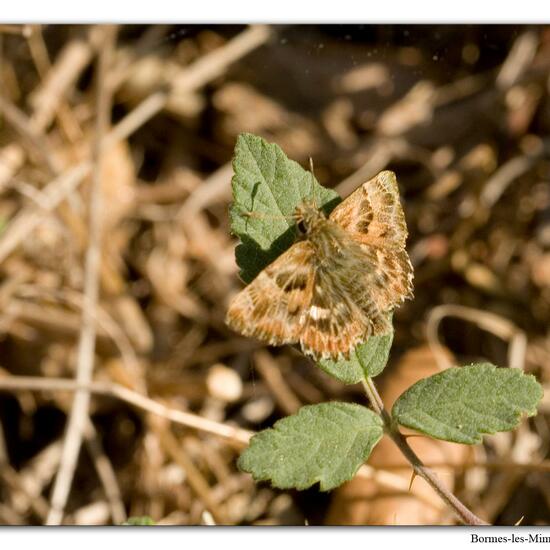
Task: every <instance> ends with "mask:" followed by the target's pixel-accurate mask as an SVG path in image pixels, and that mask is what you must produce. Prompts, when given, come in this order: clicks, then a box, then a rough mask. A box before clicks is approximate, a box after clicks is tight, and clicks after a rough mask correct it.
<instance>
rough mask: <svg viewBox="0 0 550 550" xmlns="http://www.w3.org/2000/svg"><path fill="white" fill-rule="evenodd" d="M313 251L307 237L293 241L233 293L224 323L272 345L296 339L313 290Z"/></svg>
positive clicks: (297, 339)
mask: <svg viewBox="0 0 550 550" xmlns="http://www.w3.org/2000/svg"><path fill="white" fill-rule="evenodd" d="M314 254H315V252H314V250H313V247H312V246H311V244H310V243H309V242H308V241H300V242H298V243H296V244H294V245H292V246H291V247H290V248H289V249H288V250H287V251H286V252H285V253H284V254H282V255H281V256H279V257H278V258H277V259H276V260H275V261H274V262H273V263H271V264H270V265H268V266H267V267H266V268H265V269H264V270H263V271H261V272H260V273H259V274H258V276H257V277H256V278H255V279H254V280H253V281H252V282H251V283H250V284H249V285H248V286H247V287H245V288H244V289H243V290H242V291H241V292H239V294H237V296H235V298H234V299H233V301H232V302H231V304H230V305H229V309H228V311H227V316H226V323H227V325H229V327H231V328H232V329H233V330H235V331H236V332H240V333H241V334H243V335H244V336H249V337H253V338H258V339H259V340H263V341H265V342H268V343H269V344H271V345H282V344H291V343H297V342H298V341H299V340H300V332H301V328H302V324H303V319H304V315H305V311H306V310H307V308H308V306H309V305H310V303H311V298H312V293H313V286H314V275H315V268H314V262H313V259H314Z"/></svg>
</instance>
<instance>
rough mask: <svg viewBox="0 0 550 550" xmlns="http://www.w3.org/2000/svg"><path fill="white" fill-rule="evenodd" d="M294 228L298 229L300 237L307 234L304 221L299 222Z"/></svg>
mask: <svg viewBox="0 0 550 550" xmlns="http://www.w3.org/2000/svg"><path fill="white" fill-rule="evenodd" d="M296 228H297V229H298V233H300V235H305V234H306V233H307V227H306V224H305V222H304V220H300V221H299V222H298V223H297V224H296Z"/></svg>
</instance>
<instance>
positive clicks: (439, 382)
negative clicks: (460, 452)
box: [392, 363, 543, 445]
mask: <svg viewBox="0 0 550 550" xmlns="http://www.w3.org/2000/svg"><path fill="white" fill-rule="evenodd" d="M542 393H543V392H542V387H541V386H540V384H539V383H538V382H537V381H536V379H535V377H534V376H531V375H525V374H523V372H522V371H521V370H519V369H506V368H500V369H499V368H497V367H495V366H494V365H491V364H489V363H481V364H478V365H471V366H469V367H453V368H450V369H447V370H445V371H443V372H441V373H439V374H435V375H434V376H430V377H429V378H425V379H423V380H420V381H419V382H417V383H416V384H414V385H413V386H411V387H410V388H409V389H408V390H407V391H406V392H405V393H403V394H402V395H401V396H400V397H399V399H398V400H397V401H396V402H395V404H394V406H393V410H392V416H393V418H394V419H395V420H396V421H397V422H398V423H399V424H401V425H403V426H406V427H408V428H413V429H415V430H418V431H419V432H422V433H425V434H427V435H429V436H431V437H435V438H437V439H444V440H447V441H455V442H457V443H466V444H470V445H471V444H474V443H481V441H482V434H493V433H496V432H502V431H508V430H512V429H514V428H515V427H516V426H517V425H518V423H519V421H520V418H521V414H522V413H524V414H527V415H528V416H532V415H534V414H536V407H537V404H538V402H539V401H540V399H541V398H542Z"/></svg>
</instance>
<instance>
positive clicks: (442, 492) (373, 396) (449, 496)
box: [363, 378, 489, 525]
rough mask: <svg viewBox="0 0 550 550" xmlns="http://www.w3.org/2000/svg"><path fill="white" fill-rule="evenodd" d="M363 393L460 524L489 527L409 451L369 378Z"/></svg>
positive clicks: (397, 443) (418, 472)
mask: <svg viewBox="0 0 550 550" xmlns="http://www.w3.org/2000/svg"><path fill="white" fill-rule="evenodd" d="M363 387H364V389H365V393H366V395H367V397H368V399H369V401H370V403H371V405H372V408H373V409H374V412H376V414H378V415H379V416H380V418H381V419H382V421H383V423H384V429H385V431H386V433H387V434H388V436H389V437H390V438H391V439H392V440H393V442H394V443H395V444H396V445H397V446H398V447H399V450H400V451H401V452H402V453H403V455H404V456H405V458H406V459H407V460H408V461H409V462H410V464H411V466H412V468H413V470H414V473H415V474H417V475H419V476H420V477H422V478H423V479H424V480H426V482H427V483H428V484H429V485H430V486H431V487H432V488H433V489H434V491H435V492H436V493H437V494H438V495H439V497H440V498H441V499H442V500H443V501H444V502H445V503H446V504H447V505H448V506H449V507H450V508H451V509H452V510H453V511H454V512H455V514H456V515H457V517H458V518H459V519H460V521H461V522H462V523H465V524H466V525H489V524H488V523H487V522H485V521H483V520H482V519H481V518H479V517H477V516H476V515H475V514H474V513H473V512H471V511H470V510H469V509H468V508H466V506H464V504H462V502H460V500H458V499H457V498H456V497H455V496H454V495H453V493H451V492H450V491H449V490H448V489H447V488H446V487H445V485H443V484H442V483H441V480H440V479H439V478H438V477H437V475H436V474H435V472H433V471H432V470H430V469H429V468H427V467H426V466H425V465H424V464H423V463H422V461H421V460H420V459H419V458H418V456H416V453H415V452H414V451H413V450H412V449H411V447H410V446H409V444H408V443H407V440H406V439H405V437H404V436H403V434H402V433H401V432H400V431H399V428H398V427H397V425H396V423H395V421H394V420H393V419H392V418H391V416H390V415H389V414H388V412H387V411H386V409H385V408H384V403H383V402H382V399H381V397H380V394H379V393H378V390H377V389H376V386H375V385H374V382H373V381H372V379H371V378H367V380H366V381H364V382H363Z"/></svg>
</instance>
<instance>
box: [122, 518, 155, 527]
mask: <svg viewBox="0 0 550 550" xmlns="http://www.w3.org/2000/svg"><path fill="white" fill-rule="evenodd" d="M122 525H155V522H154V521H153V519H152V518H150V517H149V516H132V517H130V518H128V519H127V520H126V521H125V522H124V523H123V524H122Z"/></svg>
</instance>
